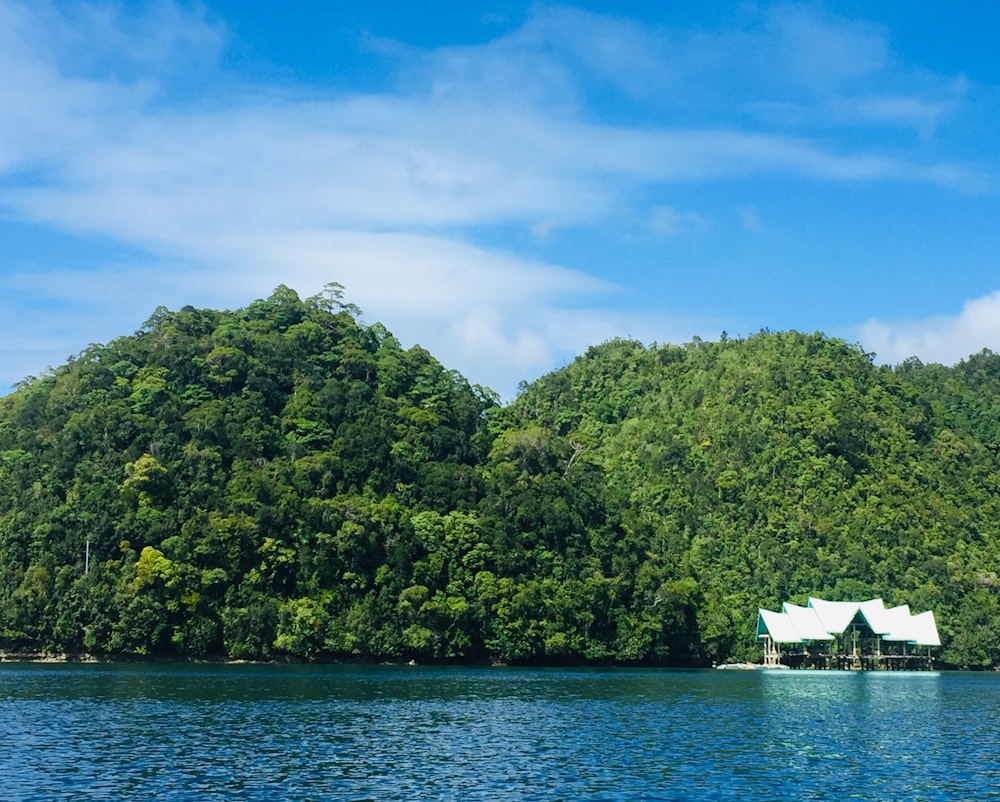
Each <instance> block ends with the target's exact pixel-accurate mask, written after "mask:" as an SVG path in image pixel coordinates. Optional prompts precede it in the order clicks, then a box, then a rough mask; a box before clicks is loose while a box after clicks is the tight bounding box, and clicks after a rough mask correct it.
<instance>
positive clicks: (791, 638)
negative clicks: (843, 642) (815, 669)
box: [757, 596, 941, 646]
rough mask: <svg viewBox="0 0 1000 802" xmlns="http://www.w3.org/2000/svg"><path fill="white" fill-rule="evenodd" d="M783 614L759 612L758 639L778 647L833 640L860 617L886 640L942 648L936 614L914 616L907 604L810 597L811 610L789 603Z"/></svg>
mask: <svg viewBox="0 0 1000 802" xmlns="http://www.w3.org/2000/svg"><path fill="white" fill-rule="evenodd" d="M781 610H782V611H781V612H780V613H775V612H771V611H770V610H759V611H758V614H757V637H758V638H762V637H766V636H770V637H771V639H772V640H774V641H775V642H776V643H804V642H806V641H815V640H833V639H834V638H835V637H836V636H837V635H840V634H842V633H843V632H844V631H845V630H846V629H847V628H848V627H849V626H850V625H851V623H852V622H854V621H855V620H856V619H857V618H858V616H860V617H862V618H863V620H864V622H865V623H866V624H867V625H868V627H869V628H870V629H871V630H872V632H874V633H875V634H876V635H879V636H880V637H881V638H882V639H883V640H887V641H905V642H907V643H913V644H915V645H918V646H940V645H941V639H940V638H939V636H938V631H937V624H936V623H935V621H934V613H933V612H931V611H927V612H924V613H919V614H918V615H913V614H912V613H911V612H910V608H909V606H908V605H906V604H901V605H899V606H898V607H886V606H885V603H884V602H883V601H882V600H881V599H869V600H868V601H863V602H853V601H850V602H831V601H826V600H824V599H817V598H815V597H813V596H810V597H809V605H808V606H807V607H801V606H799V605H796V604H789V603H788V602H785V603H784V604H783V605H782V606H781Z"/></svg>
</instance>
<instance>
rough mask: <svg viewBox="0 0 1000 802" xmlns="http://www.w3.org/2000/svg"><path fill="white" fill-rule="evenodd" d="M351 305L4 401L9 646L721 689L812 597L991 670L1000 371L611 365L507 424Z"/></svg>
mask: <svg viewBox="0 0 1000 802" xmlns="http://www.w3.org/2000/svg"><path fill="white" fill-rule="evenodd" d="M358 312H359V310H358V309H357V308H356V307H354V306H353V305H351V304H349V303H345V301H344V297H343V289H342V288H341V287H340V286H339V285H335V284H334V285H330V286H329V287H328V288H327V290H326V291H325V292H324V293H322V294H321V295H318V296H315V297H312V298H308V299H305V300H302V299H300V298H299V296H298V295H297V294H296V293H295V292H294V291H292V290H290V289H289V288H287V287H278V288H277V289H276V290H275V291H274V293H273V294H272V295H271V296H270V297H269V298H267V299H263V300H259V301H255V302H254V303H252V304H250V305H249V306H247V307H246V308H245V309H241V310H236V311H214V310H204V309H194V308H191V307H185V308H183V309H181V310H179V311H176V312H173V311H170V310H167V309H165V308H160V309H158V310H156V312H155V313H154V315H153V316H152V317H151V318H150V320H149V321H148V322H147V323H146V324H144V325H143V327H142V328H140V330H139V331H137V332H136V333H135V334H134V335H132V336H128V337H121V338H118V339H116V340H114V341H112V342H110V343H108V344H106V345H94V346H91V347H90V348H88V349H87V350H85V351H84V352H83V353H81V354H79V355H78V356H77V357H75V358H73V359H71V360H69V361H68V362H67V363H66V364H65V365H62V366H60V367H58V368H55V369H53V370H51V371H50V372H48V373H46V374H45V375H43V376H41V377H33V378H30V379H28V380H26V381H24V382H23V383H22V384H21V385H20V386H19V387H18V388H17V389H16V391H15V392H13V393H12V394H10V395H8V396H7V397H5V398H3V399H0V648H5V649H7V650H23V651H55V652H69V653H82V652H88V653H93V654H99V655H111V656H115V655H136V654H137V655H149V656H188V657H195V656H209V655H215V656H227V657H235V658H251V659H263V658H276V657H282V656H287V657H289V658H294V659H319V658H350V657H354V658H358V659H410V658H416V659H421V660H502V661H511V662H517V661H521V662H544V663H562V662H581V661H599V662H620V663H646V664H666V665H704V664H708V663H710V662H712V661H716V660H724V659H730V658H738V659H745V658H748V657H753V656H754V655H755V654H756V652H757V651H758V650H759V647H758V645H757V644H756V643H755V641H754V635H755V632H754V624H755V620H756V610H757V607H774V606H777V605H779V604H780V603H781V602H782V601H786V600H788V601H804V600H805V598H806V597H807V596H808V595H819V596H823V597H825V598H831V599H835V598H853V597H859V598H860V597H863V598H868V597H872V596H881V597H883V598H884V599H885V600H886V602H887V603H888V604H902V603H908V604H909V605H910V606H911V607H912V608H914V609H915V610H924V609H932V610H934V611H935V613H936V615H937V616H938V621H939V626H940V629H941V635H942V639H943V643H944V645H943V647H942V651H941V657H942V659H943V660H945V661H946V662H947V663H948V664H951V665H955V666H990V665H997V664H1000V604H998V603H1000V599H998V591H997V584H998V579H997V576H998V571H1000V566H998V562H1000V515H998V514H997V513H998V495H997V490H998V488H1000V465H998V453H1000V401H998V400H997V399H1000V356H998V355H996V354H993V353H991V352H989V351H983V352H982V353H980V354H977V355H974V356H971V357H970V358H969V359H968V360H965V361H963V362H961V363H959V364H958V365H956V366H954V367H944V366H942V365H923V364H921V363H920V362H919V361H917V360H915V359H911V360H907V361H906V362H904V363H902V364H901V365H899V366H897V367H896V368H889V367H880V366H876V365H874V364H873V362H872V358H871V355H870V354H866V353H864V352H863V351H862V350H861V349H860V348H859V347H857V346H854V345H850V344H848V343H845V342H843V341H841V340H837V339H833V338H829V337H826V336H823V335H821V334H801V333H797V332H783V333H774V332H761V333H760V334H757V335H755V336H752V337H749V338H746V339H732V338H727V337H723V338H722V339H721V340H720V341H719V342H711V343H710V342H702V341H697V340H696V341H694V342H692V343H689V344H686V345H683V346H674V345H655V344H654V345H651V346H644V345H642V344H640V343H637V342H634V341H630V340H613V341H610V342H607V343H604V344H602V345H598V346H595V347H592V348H590V349H589V350H588V351H587V352H586V353H585V354H583V355H582V356H580V357H579V358H577V359H576V360H575V361H573V362H572V363H571V364H569V365H567V366H566V367H564V368H562V369H560V370H557V371H554V372H552V373H550V374H548V375H546V376H543V377H542V378H540V379H538V380H537V381H535V382H532V383H530V384H527V385H525V386H524V388H523V390H522V392H521V393H520V395H519V396H518V398H517V399H516V400H515V401H514V402H513V403H512V404H510V405H508V406H507V407H503V408H501V407H500V406H499V405H498V403H497V396H496V394H495V393H493V392H491V391H489V390H488V389H484V388H481V387H478V386H472V385H470V384H469V382H468V381H467V380H466V379H465V378H464V377H462V376H461V375H459V374H458V373H456V372H455V371H450V370H447V369H446V368H445V367H443V366H442V365H441V364H440V363H439V362H438V361H437V360H436V359H434V357H433V356H432V355H431V354H429V353H428V352H427V351H426V350H424V349H422V348H420V347H419V346H415V347H412V348H409V349H404V348H403V347H402V346H401V345H400V343H399V342H398V340H396V338H394V337H393V336H392V334H391V333H390V332H389V331H388V330H387V329H386V328H385V327H384V326H382V325H381V324H374V325H370V326H369V325H365V324H363V323H361V322H360V320H359V315H358ZM88 555H89V556H88Z"/></svg>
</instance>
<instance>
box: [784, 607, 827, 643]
mask: <svg viewBox="0 0 1000 802" xmlns="http://www.w3.org/2000/svg"><path fill="white" fill-rule="evenodd" d="M781 611H782V612H783V613H784V614H785V615H787V616H788V618H789V619H790V620H791V622H792V626H794V627H795V631H796V632H798V633H799V636H800V640H833V635H831V634H830V631H829V630H828V629H827V628H826V627H824V626H823V622H822V621H820V618H819V616H818V615H817V614H816V611H815V610H814V609H813V608H812V607H799V605H797V604H789V603H788V602H785V603H784V604H783V605H781Z"/></svg>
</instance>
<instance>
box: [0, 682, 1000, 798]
mask: <svg viewBox="0 0 1000 802" xmlns="http://www.w3.org/2000/svg"><path fill="white" fill-rule="evenodd" d="M998 702H1000V677H996V676H993V675H967V674H965V675H958V674H929V673H925V674H903V673H901V672H900V673H896V672H884V673H864V674H861V673H846V672H845V673H839V672H805V671H801V672H800V671H794V672H780V673H778V672H775V673H769V672H740V673H736V672H715V671H689V672H682V671H641V670H634V671H633V670H600V671H598V670H594V671H567V670H526V669H486V668H479V669H462V668H411V667H357V666H349V667H344V666H336V667H329V666H251V665H230V666H184V665H11V664H6V665H0V743H3V744H4V747H5V748H4V749H3V750H2V751H0V776H2V777H3V778H4V785H3V789H4V791H3V793H2V794H0V796H2V797H3V798H5V799H6V798H9V799H24V800H59V799H64V800H69V799H73V800H88V799H89V800H104V799H107V800H110V799H116V800H117V799H153V800H221V799H227V800H228V799H245V800H276V799H296V800H313V799H315V800H320V799H323V800H326V799H345V800H346V799H350V800H365V799H372V800H375V799H378V800H404V799H405V800H412V799H442V800H444V799H455V800H486V799H489V800H495V799H504V800H626V799H627V800H633V799H635V800H638V799H642V800H704V799H720V800H729V799H733V800H735V799H740V800H743V799H748V798H753V799H764V800H767V799H774V800H779V799H780V800H786V799H817V800H818V799H878V800H944V799H968V798H973V797H978V798H981V799H982V798H986V799H989V798H997V799H1000V795H998V791H997V790H996V789H997V788H998V787H1000V782H998V780H1000V776H998V774H1000V772H998V768H997V767H1000V749H998V746H997V740H996V739H995V736H994V733H995V732H996V731H997V726H998V724H1000V720H998V718H1000V713H998V711H1000V705H998V704H997V703H998Z"/></svg>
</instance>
